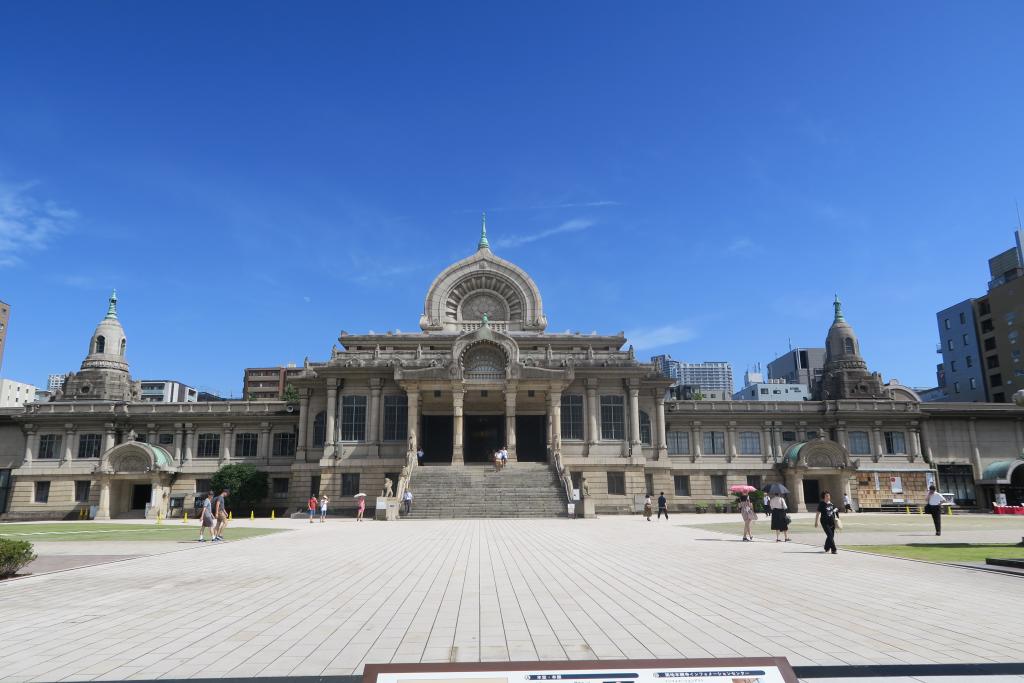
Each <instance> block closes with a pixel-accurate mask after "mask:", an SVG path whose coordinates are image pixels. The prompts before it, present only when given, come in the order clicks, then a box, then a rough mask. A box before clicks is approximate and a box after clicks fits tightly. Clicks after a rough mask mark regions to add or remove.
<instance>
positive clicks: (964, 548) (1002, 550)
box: [849, 543, 1024, 562]
mask: <svg viewBox="0 0 1024 683" xmlns="http://www.w3.org/2000/svg"><path fill="white" fill-rule="evenodd" d="M849 547H850V550H862V551H864V552H868V553H875V554H877V555H889V556H890V557H905V558H908V559H911V560H928V561H930V562H984V561H985V558H987V557H998V558H1004V559H1005V558H1013V559H1024V546H1018V545H1014V544H1012V543H911V544H908V545H851V546H849Z"/></svg>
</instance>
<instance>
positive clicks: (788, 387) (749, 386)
mask: <svg viewBox="0 0 1024 683" xmlns="http://www.w3.org/2000/svg"><path fill="white" fill-rule="evenodd" d="M732 400H734V401H809V400H811V389H810V387H808V386H807V385H806V384H796V383H791V382H787V381H786V380H784V379H770V380H768V381H767V382H765V381H764V377H763V376H762V375H761V373H759V372H747V373H744V375H743V388H742V389H740V390H739V391H737V392H736V393H734V394H733V395H732Z"/></svg>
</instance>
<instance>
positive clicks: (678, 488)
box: [672, 474, 690, 496]
mask: <svg viewBox="0 0 1024 683" xmlns="http://www.w3.org/2000/svg"><path fill="white" fill-rule="evenodd" d="M672 483H673V485H674V486H675V492H676V495H677V496H688V495H690V476H689V475H687V474H677V475H675V476H673V477H672Z"/></svg>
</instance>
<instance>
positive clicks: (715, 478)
mask: <svg viewBox="0 0 1024 683" xmlns="http://www.w3.org/2000/svg"><path fill="white" fill-rule="evenodd" d="M711 495H712V496H724V495H725V475H724V474H712V475H711Z"/></svg>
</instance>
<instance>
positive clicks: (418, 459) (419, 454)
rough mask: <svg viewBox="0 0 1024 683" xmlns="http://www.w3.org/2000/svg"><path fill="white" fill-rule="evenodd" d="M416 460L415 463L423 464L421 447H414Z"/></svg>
mask: <svg viewBox="0 0 1024 683" xmlns="http://www.w3.org/2000/svg"><path fill="white" fill-rule="evenodd" d="M416 462H417V464H420V465H422V464H423V449H422V448H417V449H416Z"/></svg>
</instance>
